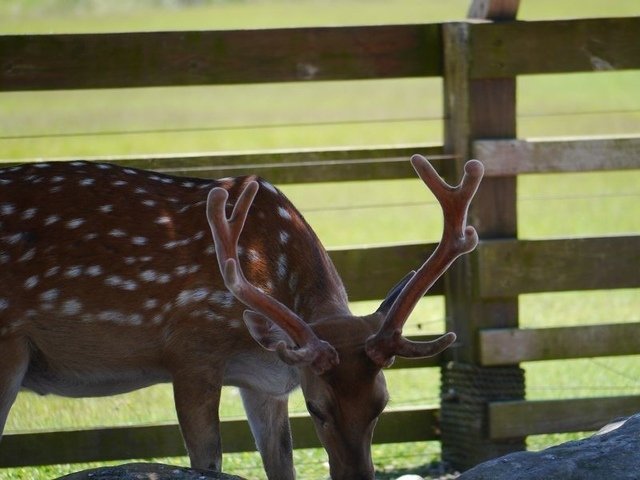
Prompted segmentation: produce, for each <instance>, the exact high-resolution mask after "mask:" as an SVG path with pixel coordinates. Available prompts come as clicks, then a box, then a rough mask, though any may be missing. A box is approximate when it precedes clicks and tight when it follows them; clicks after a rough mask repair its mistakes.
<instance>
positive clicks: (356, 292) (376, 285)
mask: <svg viewBox="0 0 640 480" xmlns="http://www.w3.org/2000/svg"><path fill="white" fill-rule="evenodd" d="M435 247H436V245H435V244H420V243H418V244H405V245H389V246H379V247H360V248H345V249H330V250H329V256H330V257H331V260H332V261H333V263H334V264H335V266H336V268H337V269H338V272H339V273H340V276H341V278H342V280H343V281H344V284H345V286H346V287H347V293H348V294H349V299H350V300H374V299H380V298H385V297H386V296H387V293H388V292H389V290H391V288H392V287H393V286H394V285H395V284H396V283H397V282H398V281H400V279H402V278H403V277H404V276H405V275H406V274H407V273H409V272H410V271H411V270H415V269H416V268H418V267H419V266H420V265H421V264H422V263H424V261H425V260H426V259H427V258H428V257H429V255H431V252H433V250H434V249H435ZM442 293H443V286H442V279H440V280H439V281H438V282H436V284H435V285H434V286H433V288H432V289H431V290H430V291H429V292H427V294H428V295H442Z"/></svg>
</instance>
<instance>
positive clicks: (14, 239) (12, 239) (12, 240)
mask: <svg viewBox="0 0 640 480" xmlns="http://www.w3.org/2000/svg"><path fill="white" fill-rule="evenodd" d="M21 238H22V234H21V233H14V234H13V235H5V236H4V237H2V240H4V242H5V243H8V244H9V245H15V244H16V243H18V242H19V241H20V239H21Z"/></svg>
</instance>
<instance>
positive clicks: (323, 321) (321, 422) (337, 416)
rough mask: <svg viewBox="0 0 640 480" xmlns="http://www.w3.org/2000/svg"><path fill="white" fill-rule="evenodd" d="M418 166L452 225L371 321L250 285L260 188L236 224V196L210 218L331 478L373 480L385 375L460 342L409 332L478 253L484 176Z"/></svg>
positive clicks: (475, 166) (215, 198)
mask: <svg viewBox="0 0 640 480" xmlns="http://www.w3.org/2000/svg"><path fill="white" fill-rule="evenodd" d="M411 163H412V165H413V167H414V169H415V170H416V172H417V174H418V175H419V177H420V178H421V179H422V180H423V182H424V183H425V184H426V185H427V187H428V188H429V189H430V190H431V191H432V193H433V194H434V195H435V197H436V199H437V200H438V202H439V203H440V205H441V207H442V211H443V215H444V229H443V234H442V239H441V241H440V243H439V245H438V247H437V248H436V250H435V251H434V252H433V254H432V255H431V256H430V257H429V258H428V259H427V261H426V262H425V263H424V264H423V265H422V266H420V268H418V270H417V271H415V272H411V273H410V274H409V275H407V276H406V277H405V278H404V279H403V280H402V281H401V282H400V283H399V284H398V286H396V287H395V288H394V289H393V290H392V291H391V292H390V293H389V295H388V297H387V298H386V299H385V300H384V301H383V302H382V304H381V305H380V307H379V309H378V310H377V311H376V312H374V313H372V314H371V315H369V316H366V317H355V316H352V315H349V314H347V313H345V312H342V311H337V312H336V313H335V314H327V313H326V312H327V311H331V309H330V308H323V306H318V309H317V311H318V312H322V315H316V314H313V313H310V314H309V318H301V317H300V316H299V315H298V314H297V313H296V312H294V311H293V310H292V309H291V308H290V307H288V306H286V305H284V304H283V303H281V302H280V301H278V300H277V299H276V298H274V297H272V296H269V295H267V294H266V293H265V292H264V291H262V290H261V289H260V288H258V287H256V286H254V285H252V284H251V283H250V282H249V281H247V279H246V277H245V275H244V274H243V272H242V269H241V268H240V260H239V255H238V240H239V238H240V236H241V234H242V231H243V227H244V224H245V221H246V219H247V215H248V213H249V210H250V208H251V205H252V202H253V200H254V198H255V196H256V193H257V191H258V188H259V184H258V183H257V182H250V183H248V184H247V185H246V186H245V188H244V190H243V191H242V193H241V194H240V195H239V197H238V199H237V201H236V202H235V206H234V207H233V210H232V212H231V214H230V215H229V216H228V215H227V207H228V205H227V200H228V192H227V191H226V190H225V189H223V188H214V189H212V190H211V192H210V193H209V198H208V202H207V218H208V221H209V225H210V227H211V232H212V234H213V238H214V241H215V247H216V254H217V259H218V264H219V268H220V272H221V274H222V277H223V280H224V284H225V285H226V287H227V288H228V289H229V291H230V292H232V293H233V295H234V296H235V297H236V298H237V299H238V300H239V301H240V302H242V303H243V304H244V305H245V306H246V307H247V309H246V311H245V312H244V322H245V324H246V326H247V328H248V330H249V332H250V334H251V336H252V337H253V338H254V339H255V340H256V341H257V342H258V343H259V344H260V345H262V347H264V348H265V349H266V350H269V351H272V352H275V353H276V354H277V355H278V356H279V358H280V359H281V360H282V361H283V362H285V363H287V364H289V365H294V366H296V367H298V369H299V375H300V384H301V387H302V390H303V393H304V396H305V399H306V405H307V409H308V410H309V413H310V414H311V417H312V418H313V421H314V424H315V428H316V431H317V433H318V436H319V438H320V440H321V442H322V444H323V446H324V447H325V449H326V451H327V452H328V455H329V463H330V468H331V477H332V478H333V479H334V480H335V479H351V480H352V479H372V478H373V464H372V460H371V451H370V446H371V439H372V435H373V430H374V427H375V425H376V421H377V419H378V417H379V415H380V414H381V412H382V411H383V409H384V408H385V405H386V403H387V401H388V393H387V389H386V384H385V380H384V375H383V373H382V370H383V369H384V368H385V367H387V366H389V365H391V363H392V362H393V360H394V358H395V357H396V356H400V357H404V358H422V357H429V356H433V355H437V354H438V353H440V352H442V351H443V350H445V349H446V348H447V347H448V346H450V345H451V344H452V343H453V342H454V341H455V339H456V336H455V334H454V333H451V332H450V333H447V334H445V335H443V336H441V337H440V338H438V339H436V340H434V341H431V342H412V341H410V340H408V339H406V338H405V337H403V336H402V329H403V326H404V324H405V322H406V321H407V318H408V317H409V315H410V313H411V312H412V310H413V309H414V307H415V306H416V304H417V302H418V301H419V300H420V298H421V297H422V296H423V295H424V294H425V293H426V292H427V291H428V290H429V288H431V286H432V285H433V284H434V282H435V281H436V280H437V279H438V278H439V277H440V276H441V275H442V274H443V273H444V272H445V271H446V270H447V269H448V268H449V266H450V265H451V264H452V263H453V261H454V260H455V259H456V258H458V257H459V256H460V255H463V254H465V253H468V252H470V251H471V250H473V249H474V248H475V246H476V245H477V243H478V237H477V234H476V231H475V229H474V228H473V227H471V226H467V225H466V219H467V211H468V208H469V204H470V202H471V200H472V198H473V196H474V194H475V192H476V190H477V188H478V186H479V184H480V180H481V178H482V175H483V166H482V164H481V163H480V162H478V161H477V160H471V161H469V162H468V163H467V164H466V165H465V174H464V177H463V179H462V182H461V183H460V185H458V186H456V187H452V186H450V185H448V184H447V183H446V182H444V181H443V180H442V179H441V178H440V176H439V175H438V173H437V172H436V171H435V170H434V168H433V167H432V166H431V165H430V164H429V162H428V161H427V160H426V159H425V158H424V157H421V156H419V155H416V156H414V157H412V159H411Z"/></svg>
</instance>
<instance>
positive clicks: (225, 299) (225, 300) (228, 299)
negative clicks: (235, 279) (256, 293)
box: [209, 290, 236, 308]
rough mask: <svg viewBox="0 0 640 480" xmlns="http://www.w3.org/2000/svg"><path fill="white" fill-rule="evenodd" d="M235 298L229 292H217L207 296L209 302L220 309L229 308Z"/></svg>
mask: <svg viewBox="0 0 640 480" xmlns="http://www.w3.org/2000/svg"><path fill="white" fill-rule="evenodd" d="M235 300H236V299H235V297H234V296H233V294H232V293H231V292H226V291H223V290H219V291H217V292H213V293H212V294H211V295H209V301H210V302H211V303H215V304H216V305H218V306H220V307H222V308H231V307H233V304H234V302H235Z"/></svg>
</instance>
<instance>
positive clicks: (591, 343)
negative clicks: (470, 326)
mask: <svg viewBox="0 0 640 480" xmlns="http://www.w3.org/2000/svg"><path fill="white" fill-rule="evenodd" d="M478 335H479V338H478V341H479V343H480V363H481V364H482V365H486V366H495V365H512V364H514V363H520V362H531V361H537V360H558V359H568V358H589V357H605V356H617V355H635V354H638V353H640V323H620V324H608V325H590V326H577V327H553V328H536V329H518V328H504V329H488V330H481V331H480V332H479V334H478Z"/></svg>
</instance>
